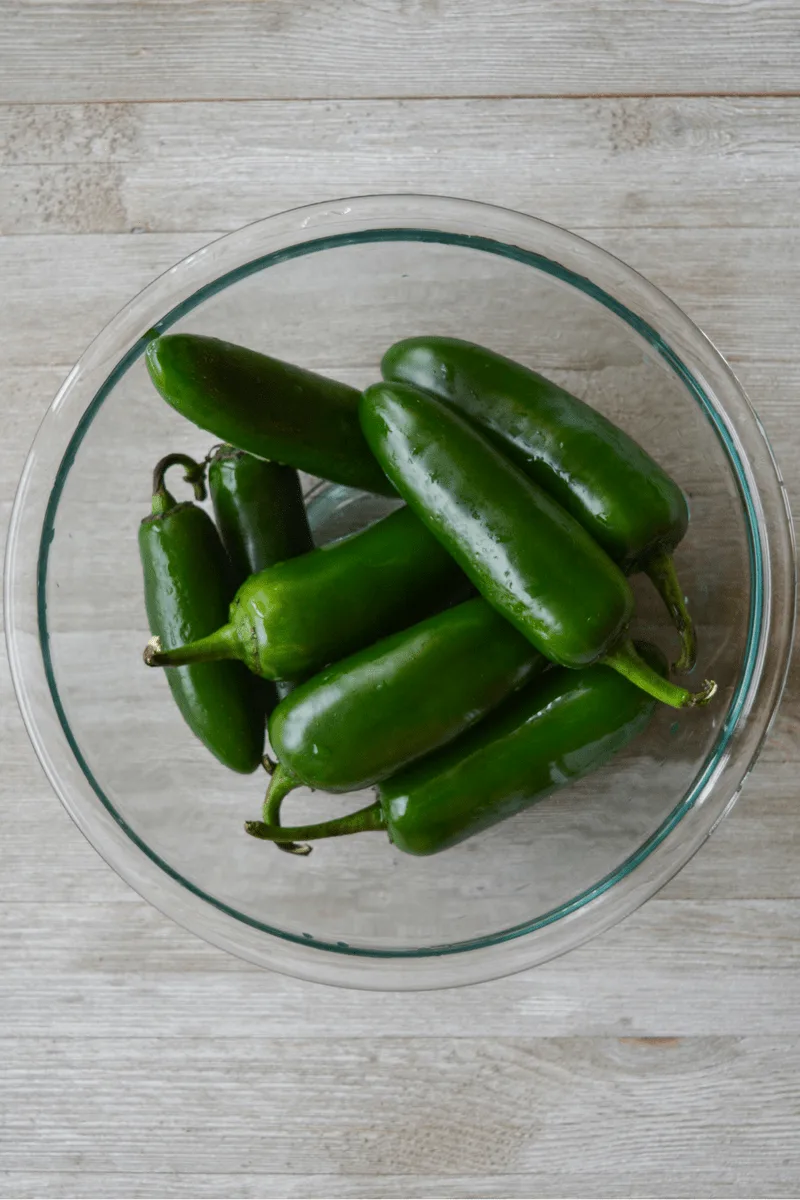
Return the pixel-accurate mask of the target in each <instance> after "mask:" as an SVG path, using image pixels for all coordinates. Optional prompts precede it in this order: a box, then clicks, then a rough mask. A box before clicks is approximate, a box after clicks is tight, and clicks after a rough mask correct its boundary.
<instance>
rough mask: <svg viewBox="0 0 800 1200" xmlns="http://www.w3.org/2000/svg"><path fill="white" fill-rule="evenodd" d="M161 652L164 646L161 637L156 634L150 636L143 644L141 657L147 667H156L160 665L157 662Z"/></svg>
mask: <svg viewBox="0 0 800 1200" xmlns="http://www.w3.org/2000/svg"><path fill="white" fill-rule="evenodd" d="M163 652H164V647H163V646H162V645H161V638H160V637H158V635H156V636H155V637H151V638H150V641H149V642H148V643H147V645H146V646H145V648H144V654H143V655H142V658H143V659H144V661H145V663H146V665H147V666H148V667H158V666H160V665H161V664H160V663H159V662H158V657H159V655H161V654H163Z"/></svg>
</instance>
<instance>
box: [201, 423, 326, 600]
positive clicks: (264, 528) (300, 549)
mask: <svg viewBox="0 0 800 1200" xmlns="http://www.w3.org/2000/svg"><path fill="white" fill-rule="evenodd" d="M208 490H209V492H210V494H211V503H212V504H213V506H214V516H215V518H216V522H217V529H218V530H219V532H220V537H221V538H222V544H223V545H224V547H225V549H226V550H227V552H228V558H229V559H230V560H231V566H232V568H233V574H234V578H235V580H236V585H237V587H238V586H240V585H241V584H242V583H244V581H245V579H247V577H248V575H256V574H257V573H258V572H259V571H263V570H264V568H265V567H272V566H274V565H275V563H279V562H286V560H287V559H289V558H297V556H298V554H306V553H307V552H308V551H309V550H313V549H314V542H313V539H312V537H311V530H310V529H309V527H308V517H307V516H306V507H305V504H304V503H303V489H302V488H301V486H300V480H299V479H298V477H297V471H295V470H294V468H292V467H285V466H282V465H281V464H280V463H274V462H267V461H266V460H265V459H263V458H255V457H254V456H253V455H252V454H247V453H246V452H245V451H244V450H238V449H236V448H235V447H234V446H225V445H223V446H218V447H217V449H216V450H215V451H214V453H213V454H212V455H211V457H210V458H209V460H208Z"/></svg>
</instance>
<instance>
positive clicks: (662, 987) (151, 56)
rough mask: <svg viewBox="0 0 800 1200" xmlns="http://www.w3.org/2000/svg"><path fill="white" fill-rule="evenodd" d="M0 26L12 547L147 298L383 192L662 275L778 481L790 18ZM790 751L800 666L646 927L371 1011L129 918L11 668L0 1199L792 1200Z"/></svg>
mask: <svg viewBox="0 0 800 1200" xmlns="http://www.w3.org/2000/svg"><path fill="white" fill-rule="evenodd" d="M0 17H1V18H2V30H3V33H2V35H1V36H0V235H2V236H0V280H2V287H0V328H2V330H3V343H2V356H1V358H0V433H1V434H2V436H0V528H2V530H3V535H4V533H5V523H6V519H7V516H8V514H9V512H10V506H11V502H12V498H13V492H14V488H15V485H16V480H17V478H18V475H19V472H20V470H21V467H22V464H23V461H24V457H25V454H26V451H27V448H28V445H29V443H30V440H31V438H32V437H33V434H34V433H35V430H36V427H37V425H38V423H39V421H40V419H41V417H42V415H43V413H44V412H45V410H46V407H47V405H48V404H49V402H50V400H51V398H52V396H53V394H54V393H55V391H56V389H57V387H58V385H59V383H60V382H61V380H62V379H63V378H64V376H65V375H66V373H67V371H68V370H69V368H70V366H71V365H72V363H73V362H74V361H75V360H76V358H77V357H78V356H79V355H80V353H81V351H82V350H83V349H84V348H85V346H86V345H87V344H88V342H89V341H90V339H91V338H92V337H93V336H94V335H95V334H96V333H97V331H98V330H99V329H100V328H101V327H102V326H103V325H104V324H105V323H106V322H107V321H108V320H109V319H110V318H111V316H113V314H114V313H115V312H116V311H117V310H118V309H119V308H120V307H121V306H122V305H123V304H124V303H125V302H126V301H127V299H128V298H129V297H130V296H131V295H133V294H135V293H136V292H137V291H138V290H139V289H140V288H142V287H143V286H145V285H146V284H147V283H148V282H149V281H150V280H151V279H152V278H153V277H154V276H155V275H156V274H157V273H158V272H160V271H163V270H165V269H167V268H168V267H169V266H171V265H172V263H173V262H175V261H176V260H177V259H179V258H181V257H183V256H184V255H186V254H188V253H190V252H191V251H192V250H194V249H196V248H197V247H198V246H199V245H202V244H203V243H205V242H206V241H208V240H209V239H210V238H211V237H213V236H215V235H217V234H219V233H223V232H225V231H227V230H229V229H231V228H235V227H237V226H239V225H241V224H243V223H245V222H247V221H250V220H254V219H257V218H258V217H261V216H263V215H266V214H267V213H269V212H270V211H275V210H277V209H280V208H285V207H289V206H292V205H295V204H300V203H304V202H309V201H313V200H317V199H324V198H329V197H331V196H333V195H336V194H348V193H349V194H353V193H357V192H369V191H391V190H394V189H397V190H402V191H432V192H444V193H450V194H453V193H456V194H457V193H461V194H465V195H470V196H473V197H475V198H476V199H483V200H489V201H492V202H496V203H501V204H506V205H509V206H511V207H518V208H520V209H522V210H523V211H528V212H534V213H536V214H537V215H540V216H543V217H545V218H547V219H550V220H553V221H556V222H557V223H561V224H565V225H567V226H568V227H571V228H573V229H576V230H579V231H585V232H586V234H587V236H589V237H590V238H591V239H592V240H594V241H596V242H598V243H599V244H601V245H603V246H605V247H606V248H608V249H609V250H612V251H613V252H614V253H617V254H619V255H620V256H621V257H622V258H624V259H625V260H626V261H628V262H630V263H631V264H632V265H634V266H636V267H637V268H638V269H640V270H641V271H642V272H643V273H644V274H645V275H647V276H648V277H649V278H651V279H652V280H653V281H654V282H655V283H657V284H659V285H660V286H662V287H663V288H664V289H665V290H666V291H667V292H668V294H669V295H670V296H671V297H672V298H673V299H675V300H676V301H677V302H678V303H679V304H680V305H681V306H682V307H683V308H684V309H685V310H686V311H687V312H688V313H689V315H690V316H691V317H692V318H693V319H694V320H696V321H697V322H698V323H699V324H700V325H701V326H702V327H703V328H705V330H706V331H707V332H708V334H709V335H710V336H711V337H712V339H713V340H714V341H715V343H716V344H717V345H718V346H719V347H720V349H721V350H722V351H723V352H724V353H725V354H726V355H727V356H728V357H729V359H730V360H731V361H732V362H733V364H734V367H735V369H736V371H737V373H738V374H739V376H740V378H741V380H742V382H743V383H744V385H745V387H746V389H747V390H748V392H749V394H750V395H751V398H752V399H753V401H754V403H755V404H756V406H757V408H758V410H759V412H760V414H761V416H762V418H763V420H764V422H765V425H766V428H767V430H768V432H769V433H770V435H771V437H772V439H773V443H774V445H775V448H776V451H777V453H778V457H779V459H780V461H781V463H782V465H783V468H784V473H785V475H786V476H787V478H788V480H789V484H790V490H791V489H792V485H793V480H794V476H795V475H796V474H797V466H798V463H800V410H798V406H797V396H798V392H800V353H799V352H798V350H797V345H796V324H797V311H798V301H799V300H800V265H798V264H800V254H798V251H800V241H799V238H800V235H799V234H798V231H797V222H796V202H797V189H798V182H800V180H799V179H798V175H799V174H800V166H799V165H798V164H799V163H800V158H799V157H798V153H797V146H798V144H799V143H800V137H799V135H800V97H798V96H797V95H794V96H790V95H787V94H786V93H791V92H795V93H796V92H798V91H800V83H798V80H800V72H798V66H800V12H798V9H797V6H796V5H795V4H794V3H792V2H790V0H624V2H623V0H608V2H603V0H575V2H574V3H570V4H569V5H567V4H564V3H562V2H561V0H531V2H530V3H527V2H526V3H522V2H519V3H517V2H516V0H499V2H494V3H492V2H490V0H458V2H457V0H319V2H317V0H305V2H301V0H230V2H223V0H176V2H175V3H171V4H165V3H162V2H160V0H144V2H131V0H119V2H116V3H113V4H112V3H109V2H108V0H64V2H63V3H57V4H56V3H53V2H52V0H19V2H16V3H11V2H7V3H2V0H0ZM717 92H719V93H743V92H758V93H762V94H760V95H758V96H752V95H741V94H740V95H731V94H722V95H718V96H717V95H708V94H707V93H717ZM586 93H592V95H586ZM600 93H605V97H603V96H601V95H600ZM637 93H645V94H644V95H641V96H640V95H637ZM669 93H704V95H698V96H689V95H685V94H683V95H672V94H669ZM763 93H782V94H781V95H764V94H763ZM439 96H442V97H454V98H451V99H447V100H438V99H434V98H433V97H439ZM543 96H552V97H553V98H552V99H545V98H541V97H543ZM567 96H569V97H572V98H567ZM376 97H377V99H376ZM380 97H384V99H380ZM415 97H418V98H415ZM457 97H465V98H463V99H459V98H457ZM535 97H539V98H535ZM575 97H577V98H575ZM177 100H180V101H187V100H189V101H192V102H191V103H179V104H178V103H172V101H177ZM237 100H240V102H238V103H236V102H234V101H237ZM3 101H6V102H7V103H3ZM318 365H324V364H318ZM348 366H349V367H351V368H352V369H353V371H355V372H358V371H359V370H360V371H363V370H365V369H367V368H368V364H367V363H366V362H362V361H353V362H352V363H349V364H348ZM795 490H796V489H795ZM795 503H797V501H795ZM796 514H797V515H800V509H796ZM799 768H800V664H798V663H795V665H794V667H793V669H792V672H791V675H790V681H789V687H788V690H787V694H786V698H785V701H784V704H783V707H782V710H781V713H780V715H779V717H778V720H777V722H776V724H775V726H774V728H773V730H772V733H771V735H770V738H769V740H768V742H767V745H766V747H765V749H764V752H763V755H762V757H761V760H760V762H759V764H758V766H757V768H756V770H755V771H754V773H753V775H752V776H751V778H750V779H749V780H748V782H747V785H746V787H745V790H744V794H743V796H742V798H741V799H740V801H739V803H738V804H737V806H736V808H735V809H734V811H733V813H732V815H731V816H730V817H729V818H728V819H727V820H726V821H725V822H724V823H723V825H722V826H721V827H720V829H718V830H717V831H716V832H715V834H714V836H713V838H712V839H711V840H710V842H709V843H708V845H707V846H706V847H704V848H703V849H702V851H701V852H700V853H699V854H698V855H697V857H696V858H695V859H694V860H693V861H692V862H691V863H690V864H689V865H688V866H687V867H686V868H685V869H684V870H683V871H682V872H681V873H680V874H679V875H678V876H677V877H676V878H675V879H674V880H673V881H672V882H671V883H670V884H669V885H668V886H667V887H666V888H665V889H664V890H663V891H662V892H661V893H660V894H659V895H658V896H656V897H655V898H653V900H652V901H650V902H649V903H648V904H647V905H646V906H645V907H644V908H642V909H640V910H639V911H638V912H637V913H636V914H634V915H633V916H632V917H631V918H629V919H628V920H627V921H626V922H624V923H623V924H622V925H620V926H619V927H617V928H616V929H614V930H612V931H611V932H609V933H608V934H606V935H604V936H603V937H601V938H599V939H596V940H595V941H594V942H592V943H590V944H588V945H586V946H584V947H582V948H580V949H579V950H577V951H575V952H574V953H572V954H570V955H569V956H567V957H566V958H564V959H561V960H558V961H555V962H551V963H548V964H546V965H545V966H543V967H541V968H539V969H537V970H536V971H533V972H530V973H527V974H523V975H520V976H517V977H515V978H512V979H508V980H502V981H498V982H496V983H491V984H486V985H482V986H480V987H473V988H466V989H461V990H459V991H455V992H447V993H430V994H419V995H406V994H404V995H400V994H388V995H385V996H376V995H374V994H359V993H353V992H345V991H339V990H335V989H329V988H323V987H320V986H315V985H310V984H303V983H300V982H297V981H294V980H291V979H286V978H282V977H279V976H276V975H269V974H267V973H264V972H261V971H258V970H257V969H255V968H253V967H251V966H248V965H247V964H245V963H242V962H239V961H237V960H235V959H233V958H230V957H228V956H226V955H224V954H222V953H221V952H219V951H216V950H215V949H213V948H212V947H210V946H207V945H205V944H204V943H202V942H200V941H199V940H198V939H196V938H195V937H193V936H192V935H190V934H188V933H187V932H185V931H184V930H182V929H180V928H179V927H177V926H176V925H174V924H172V923H171V922H170V921H168V920H167V919H166V918H164V917H162V916H161V915H160V914H159V913H158V912H156V911H155V910H154V909H152V908H151V907H149V906H148V905H146V904H145V903H144V902H142V901H141V900H139V899H138V897H137V896H136V895H135V894H134V893H133V892H132V891H131V890H130V889H129V888H128V887H127V886H126V885H125V884H123V883H122V881H121V880H120V879H119V878H118V877H117V876H116V875H115V874H114V873H113V872H112V871H111V870H110V869H109V868H108V867H107V866H106V865H105V863H104V862H103V861H102V860H101V859H100V858H99V856H98V855H97V854H96V853H95V851H94V850H93V849H92V848H91V847H90V846H89V845H88V844H87V843H86V842H85V841H84V839H83V838H82V836H81V835H80V834H79V832H78V831H77V829H76V828H75V827H74V826H73V825H72V823H71V822H70V820H69V818H68V817H67V815H66V813H65V812H64V811H63V810H62V808H61V806H60V805H59V803H58V801H57V800H56V798H55V797H54V795H53V794H52V791H51V790H50V787H49V785H48V783H47V781H46V779H45V778H44V775H43V773H42V771H41V769H40V767H39V766H38V764H37V761H36V758H35V755H34V753H33V750H32V748H31V747H30V745H29V743H28V740H27V737H26V736H25V733H24V729H23V726H22V722H21V719H20V717H19V714H18V712H17V709H16V705H15V703H14V700H13V693H12V689H11V684H10V679H9V675H8V668H7V663H6V661H5V658H4V657H2V655H0V821H1V822H2V828H3V838H2V840H1V841H0V961H1V962H2V964H3V967H2V971H0V1062H2V1067H0V1195H2V1196H8V1197H16V1196H31V1197H50V1196H52V1197H59V1198H68V1197H72V1196H76V1195H80V1196H86V1197H95V1196H97V1197H100V1196H111V1197H120V1198H124V1197H140V1196H141V1197H152V1196H164V1197H173V1196H174V1197H183V1196H186V1197H189V1196H199V1197H205V1196H207V1197H222V1196H224V1197H242V1198H245V1197H272V1196H275V1197H278V1196H287V1197H314V1196H341V1197H368V1196H369V1197H372V1196H374V1197H416V1196H421V1197H422V1196H431V1195H436V1196H443V1197H449V1196H453V1197H461V1196H465V1197H471V1196H476V1197H478V1196H480V1197H485V1196H486V1197H494V1196H497V1197H502V1196H509V1197H517V1196H518V1197H531V1196H553V1197H555V1196H564V1197H566V1196H574V1195H586V1194H588V1195H597V1196H609V1197H619V1196H653V1197H656V1196H659V1197H660V1196H694V1195H698V1194H699V1195H701V1196H724V1197H730V1196H737V1197H738V1196H742V1197H743V1196H750V1195H754V1196H797V1195H798V1194H800V1156H799V1152H798V1147H800V1084H799V1083H798V1080H799V1079H800V1016H798V1014H800V937H798V932H797V931H798V928H799V927H800V924H799V923H800V873H798V862H799V861H800V809H799V808H798V804H797V778H798V769H799Z"/></svg>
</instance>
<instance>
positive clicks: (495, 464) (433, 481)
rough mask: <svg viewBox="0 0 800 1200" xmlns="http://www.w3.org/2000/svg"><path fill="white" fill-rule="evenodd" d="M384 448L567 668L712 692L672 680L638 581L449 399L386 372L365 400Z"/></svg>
mask: <svg viewBox="0 0 800 1200" xmlns="http://www.w3.org/2000/svg"><path fill="white" fill-rule="evenodd" d="M361 422H362V428H363V429H364V433H365V436H366V438H367V441H368V442H369V444H370V446H371V447H372V450H373V453H374V454H375V456H376V458H377V459H378V461H379V462H380V464H381V466H382V467H383V469H384V471H385V472H386V474H387V476H388V477H389V479H390V480H391V482H392V483H393V484H394V485H395V487H396V488H397V490H398V492H399V493H400V494H401V495H402V497H403V499H404V500H405V501H406V502H407V503H408V505H409V507H410V508H411V509H412V510H413V511H414V512H415V513H416V514H417V516H418V517H419V518H420V520H421V521H423V522H424V523H425V525H426V526H427V527H428V529H429V530H430V531H431V533H433V534H434V535H435V536H436V537H437V538H438V539H439V541H440V542H441V543H442V546H443V547H444V548H445V549H446V550H448V551H449V553H450V554H451V555H452V556H453V558H454V559H455V561H456V562H457V563H458V564H459V566H461V568H462V569H463V570H464V573H465V574H466V575H467V577H468V578H469V579H470V581H471V582H472V583H473V584H474V585H475V587H476V588H477V589H478V591H479V592H481V593H482V595H483V596H484V597H485V599H487V600H488V601H489V603H490V604H491V605H492V606H493V607H494V608H496V609H497V610H498V611H499V612H501V613H502V614H503V615H504V616H505V617H506V618H507V620H509V621H510V622H511V624H512V625H514V626H515V627H516V628H517V629H518V630H519V632H520V633H522V634H523V635H524V636H525V637H527V638H528V639H529V640H530V641H531V642H532V643H533V645H534V646H536V648H537V649H538V650H540V651H541V652H542V654H544V655H546V656H547V657H548V658H550V659H551V660H552V661H553V662H555V663H558V664H560V665H561V666H565V667H572V668H578V667H583V666H588V665H589V664H591V663H593V662H598V661H600V660H602V661H603V662H605V663H607V664H608V665H609V666H612V667H614V668H615V669H616V670H618V671H620V672H622V673H623V674H624V675H626V676H627V677H628V678H629V679H630V680H632V681H633V682H634V683H636V684H638V686H639V687H642V688H644V690H645V691H649V692H650V694H651V695H653V696H655V697H657V698H658V699H659V700H663V701H664V702H665V703H666V704H671V705H673V706H674V707H675V708H686V707H693V706H694V705H697V704H704V703H706V702H707V701H708V700H709V699H710V697H711V695H713V692H714V691H715V690H716V689H715V685H713V684H711V683H708V682H707V683H706V684H705V685H704V687H703V689H702V690H701V691H700V692H697V693H691V692H688V691H687V690H686V689H685V688H680V687H677V686H676V685H675V684H672V683H670V682H669V681H668V680H665V679H663V678H662V677H661V676H660V675H659V674H658V673H657V672H655V671H653V670H652V668H651V667H649V666H648V665H647V663H645V662H643V661H642V660H641V659H640V658H639V656H638V655H637V654H636V650H635V648H634V646H633V643H632V642H631V640H630V638H628V637H627V633H626V630H627V626H628V623H629V622H630V620H631V617H632V616H633V594H632V592H631V589H630V586H629V584H628V581H627V580H626V578H625V576H624V575H623V574H622V572H621V571H620V569H619V567H617V566H616V565H615V564H614V563H613V562H612V561H611V559H610V558H609V557H608V555H607V554H606V553H605V551H604V550H602V549H601V548H600V547H599V546H598V545H597V543H596V542H595V541H594V539H593V538H592V537H591V536H590V534H588V533H587V532H586V530H585V529H584V528H583V526H582V525H579V524H578V522H577V521H576V520H575V518H574V517H572V516H570V514H569V513H568V512H567V511H566V510H565V509H563V508H562V507H561V506H560V505H559V504H558V503H557V502H556V501H555V500H554V499H553V498H552V497H551V496H550V495H549V494H548V493H547V492H544V491H543V490H542V489H541V488H540V487H539V486H538V485H537V484H536V483H534V482H533V480H531V479H530V478H528V476H527V475H524V474H523V473H522V471H521V470H520V469H519V468H518V467H517V466H516V465H515V464H514V463H512V462H511V460H510V459H509V458H507V457H506V456H505V455H504V454H502V453H501V452H500V451H499V450H498V449H497V448H496V447H495V446H494V445H492V444H491V443H490V442H489V441H488V440H487V439H486V438H485V437H484V436H483V434H481V433H480V432H479V431H478V430H477V429H476V428H475V427H474V426H473V425H472V424H470V423H469V422H468V421H467V420H466V419H465V418H464V417H462V416H461V415H460V414H458V413H457V412H455V411H454V410H453V409H452V408H451V407H449V406H448V405H445V404H443V403H442V402H441V401H440V400H437V399H436V398H435V397H433V396H431V395H429V394H428V393H423V392H420V391H418V390H417V389H416V388H412V387H410V386H409V385H407V384H402V383H379V384H374V385H373V386H372V387H370V388H367V390H366V392H365V393H364V395H363V397H362V400H361Z"/></svg>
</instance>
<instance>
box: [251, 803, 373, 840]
mask: <svg viewBox="0 0 800 1200" xmlns="http://www.w3.org/2000/svg"><path fill="white" fill-rule="evenodd" d="M244 828H245V832H246V833H249V834H250V836H251V837H254V838H260V839H261V840H262V841H263V842H282V841H289V840H291V841H298V842H300V841H310V842H313V841H316V840H317V839H319V838H330V837H346V836H347V835H349V834H351V833H369V832H371V831H373V830H378V829H385V828H386V824H385V822H384V819H383V812H382V810H381V805H380V801H379V800H376V801H375V803H374V804H368V805H367V807H366V808H360V809H359V810H358V811H357V812H353V813H348V814H347V816H346V817H334V819H333V820H332V821H320V822H319V823H318V824H316V825H287V826H286V827H285V828H284V827H283V826H281V825H268V824H267V823H266V822H265V821H245V823H244Z"/></svg>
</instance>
